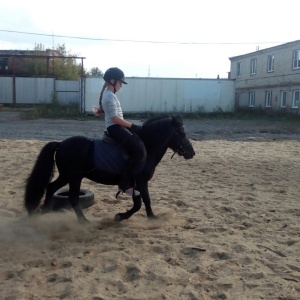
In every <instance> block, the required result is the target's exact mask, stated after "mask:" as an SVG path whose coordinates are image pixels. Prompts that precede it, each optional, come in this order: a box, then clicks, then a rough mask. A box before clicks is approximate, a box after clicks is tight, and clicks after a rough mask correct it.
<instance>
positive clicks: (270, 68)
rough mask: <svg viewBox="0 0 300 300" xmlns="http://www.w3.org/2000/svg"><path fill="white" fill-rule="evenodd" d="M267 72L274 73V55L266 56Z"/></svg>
mask: <svg viewBox="0 0 300 300" xmlns="http://www.w3.org/2000/svg"><path fill="white" fill-rule="evenodd" d="M267 71H268V72H273V71H274V54H272V55H268V66H267Z"/></svg>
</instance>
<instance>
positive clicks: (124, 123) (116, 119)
mask: <svg viewBox="0 0 300 300" xmlns="http://www.w3.org/2000/svg"><path fill="white" fill-rule="evenodd" d="M111 119H112V121H113V122H114V123H115V124H119V125H121V126H123V127H126V128H131V126H132V123H130V122H127V121H126V120H124V119H122V118H120V117H118V116H114V117H112V118H111Z"/></svg>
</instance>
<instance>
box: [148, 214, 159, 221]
mask: <svg viewBox="0 0 300 300" xmlns="http://www.w3.org/2000/svg"><path fill="white" fill-rule="evenodd" d="M147 218H148V219H149V220H157V219H158V217H157V216H156V215H154V214H152V215H148V216H147Z"/></svg>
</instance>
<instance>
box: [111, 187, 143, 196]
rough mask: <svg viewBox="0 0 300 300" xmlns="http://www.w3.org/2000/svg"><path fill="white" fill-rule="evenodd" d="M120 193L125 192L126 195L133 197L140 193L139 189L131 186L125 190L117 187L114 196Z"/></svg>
mask: <svg viewBox="0 0 300 300" xmlns="http://www.w3.org/2000/svg"><path fill="white" fill-rule="evenodd" d="M121 193H122V194H126V195H128V196H134V197H136V196H139V195H140V194H141V193H140V192H139V191H137V190H135V189H134V188H133V187H131V188H129V189H127V190H124V191H123V190H121V189H120V188H119V190H118V192H117V194H116V198H118V196H119V195H120V194H121Z"/></svg>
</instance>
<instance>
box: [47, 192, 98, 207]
mask: <svg viewBox="0 0 300 300" xmlns="http://www.w3.org/2000/svg"><path fill="white" fill-rule="evenodd" d="M68 196H69V189H68V188H61V189H59V190H58V191H56V192H55V193H54V195H53V197H52V200H53V210H55V211H57V210H61V209H71V208H72V206H71V203H70V202H69V199H68ZM94 198H95V196H94V193H93V192H91V191H90V190H87V189H80V194H79V205H80V207H81V208H82V209H85V208H88V207H90V206H92V205H93V204H95V200H94Z"/></svg>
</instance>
